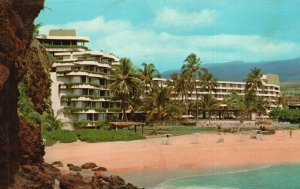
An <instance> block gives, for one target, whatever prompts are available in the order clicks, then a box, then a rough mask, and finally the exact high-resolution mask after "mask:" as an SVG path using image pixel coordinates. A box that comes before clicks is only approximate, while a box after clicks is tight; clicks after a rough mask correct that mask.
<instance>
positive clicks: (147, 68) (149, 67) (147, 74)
mask: <svg viewBox="0 0 300 189" xmlns="http://www.w3.org/2000/svg"><path fill="white" fill-rule="evenodd" d="M142 67H143V69H139V72H140V73H141V78H142V80H143V81H144V83H145V91H146V92H150V91H149V90H148V89H151V88H152V85H153V78H155V77H160V73H159V71H158V70H157V69H156V68H155V65H154V64H152V63H150V64H147V63H142ZM148 87H149V88H148Z"/></svg>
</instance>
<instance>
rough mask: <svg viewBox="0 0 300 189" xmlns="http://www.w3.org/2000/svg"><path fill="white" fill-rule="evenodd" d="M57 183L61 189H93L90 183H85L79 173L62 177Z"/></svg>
mask: <svg viewBox="0 0 300 189" xmlns="http://www.w3.org/2000/svg"><path fill="white" fill-rule="evenodd" d="M59 181H60V183H59V187H60V188H61V189H93V187H92V183H91V181H90V180H88V181H87V180H86V179H84V178H83V177H82V176H81V174H79V173H77V174H71V173H70V174H65V175H62V176H61V178H60V180H59Z"/></svg>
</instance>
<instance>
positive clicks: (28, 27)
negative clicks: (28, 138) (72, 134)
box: [0, 0, 44, 188]
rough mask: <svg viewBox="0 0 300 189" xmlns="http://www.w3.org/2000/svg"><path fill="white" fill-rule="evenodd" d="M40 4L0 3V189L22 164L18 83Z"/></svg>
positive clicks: (34, 1)
mask: <svg viewBox="0 0 300 189" xmlns="http://www.w3.org/2000/svg"><path fill="white" fill-rule="evenodd" d="M43 5H44V1H43V0H26V1H21V0H0V28H1V29H0V65H1V66H0V170H1V171H0V188H8V186H9V185H12V184H13V182H14V179H13V178H15V174H16V173H18V171H19V170H20V169H19V167H20V165H21V162H22V160H21V156H22V154H21V153H22V149H21V142H20V136H19V131H20V128H19V117H18V112H17V102H18V96H19V93H18V82H19V81H20V80H21V79H22V77H23V75H24V74H25V73H26V70H27V68H28V67H27V64H26V63H25V61H24V59H25V54H26V51H27V50H28V48H29V46H30V44H31V42H32V34H33V30H34V25H33V22H34V19H35V18H36V17H37V16H38V14H39V12H40V10H41V9H42V8H43ZM23 157H24V156H23ZM26 158H27V157H26Z"/></svg>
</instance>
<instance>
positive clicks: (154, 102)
mask: <svg viewBox="0 0 300 189" xmlns="http://www.w3.org/2000/svg"><path fill="white" fill-rule="evenodd" d="M173 96H174V95H173V93H172V89H171V87H160V86H154V87H153V89H152V93H149V95H148V96H147V97H146V98H145V99H144V100H143V103H142V106H141V107H140V109H141V110H143V111H146V112H147V121H148V122H153V121H154V120H157V121H165V120H166V119H173V118H175V117H180V116H181V114H182V107H181V106H180V105H179V104H178V102H176V101H174V100H172V97H173Z"/></svg>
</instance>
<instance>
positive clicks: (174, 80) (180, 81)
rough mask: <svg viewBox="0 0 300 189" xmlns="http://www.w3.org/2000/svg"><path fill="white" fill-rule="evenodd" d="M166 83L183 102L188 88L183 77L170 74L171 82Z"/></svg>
mask: <svg viewBox="0 0 300 189" xmlns="http://www.w3.org/2000/svg"><path fill="white" fill-rule="evenodd" d="M167 83H168V86H169V87H171V88H172V89H173V91H174V92H175V93H176V94H177V95H180V96H181V101H182V102H184V100H185V98H186V96H187V92H188V86H187V82H186V81H185V78H184V77H183V75H182V74H180V75H179V74H177V73H173V74H171V80H168V81H167Z"/></svg>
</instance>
